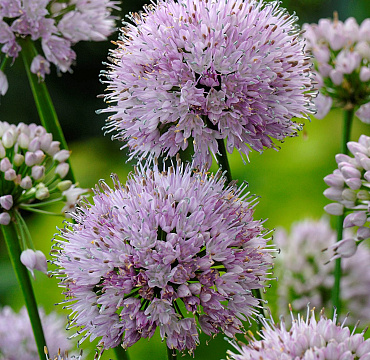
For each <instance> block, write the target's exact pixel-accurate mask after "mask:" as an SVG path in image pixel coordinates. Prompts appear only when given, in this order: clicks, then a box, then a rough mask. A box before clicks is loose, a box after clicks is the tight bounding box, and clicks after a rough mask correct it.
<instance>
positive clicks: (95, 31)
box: [0, 0, 119, 79]
mask: <svg viewBox="0 0 370 360" xmlns="http://www.w3.org/2000/svg"><path fill="white" fill-rule="evenodd" d="M118 3H119V2H118V1H115V0H58V1H56V0H27V1H21V0H12V1H9V0H0V44H2V47H1V51H2V52H3V53H5V54H6V55H7V56H9V57H11V58H16V57H17V56H18V53H19V51H20V50H21V47H20V45H19V44H18V43H17V38H24V37H26V36H29V37H30V38H31V39H32V40H33V41H39V40H40V41H41V45H42V49H43V52H44V55H45V57H46V59H45V58H44V57H43V56H41V55H37V56H35V58H34V60H33V62H32V65H31V71H32V72H33V73H35V74H37V75H38V76H39V77H40V78H41V79H44V78H45V74H49V73H50V69H49V66H50V63H49V62H51V63H53V64H55V65H56V66H57V67H58V70H60V71H62V72H66V71H70V69H71V65H72V62H73V61H74V60H75V58H76V54H75V52H74V51H73V50H72V49H71V47H72V45H74V44H76V43H77V42H79V41H81V40H85V41H86V40H93V41H102V40H106V39H107V36H108V35H110V34H111V33H112V32H113V31H114V26H115V24H114V17H113V16H112V15H111V12H112V9H118Z"/></svg>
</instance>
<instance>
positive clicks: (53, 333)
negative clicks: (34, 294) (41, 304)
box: [0, 306, 72, 360]
mask: <svg viewBox="0 0 370 360" xmlns="http://www.w3.org/2000/svg"><path fill="white" fill-rule="evenodd" d="M40 318H41V322H42V326H43V329H44V334H45V340H46V344H47V346H48V349H49V352H50V355H51V356H52V357H54V356H58V350H59V349H61V351H62V352H64V351H67V350H69V349H70V348H71V347H72V342H71V341H69V340H68V339H67V336H68V335H67V332H66V331H65V324H64V319H63V318H62V317H59V316H58V315H57V314H56V313H51V314H49V315H46V314H45V313H44V311H42V310H41V311H40ZM0 359H1V360H13V359H22V360H39V355H38V352H37V347H36V342H35V338H34V335H33V332H32V327H31V323H30V320H29V317H28V313H27V310H26V308H25V307H23V308H22V309H21V310H20V312H19V313H18V314H16V313H15V312H14V311H13V310H12V309H11V308H10V307H8V306H6V307H4V308H2V309H1V310H0Z"/></svg>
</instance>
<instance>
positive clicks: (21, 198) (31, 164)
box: [0, 122, 87, 225]
mask: <svg viewBox="0 0 370 360" xmlns="http://www.w3.org/2000/svg"><path fill="white" fill-rule="evenodd" d="M59 145H60V144H59V142H58V141H53V137H52V135H51V134H50V133H47V132H46V130H45V128H43V127H42V126H40V125H36V124H30V125H26V124H23V123H20V124H18V125H13V124H8V123H7V122H0V182H1V185H2V186H1V188H0V209H1V210H0V224H2V225H8V224H9V222H10V221H11V220H12V219H13V220H17V221H19V218H17V214H18V210H19V209H22V210H28V211H34V212H45V211H44V210H42V209H41V207H43V206H45V205H47V204H50V203H52V202H56V201H60V200H62V201H65V203H66V205H65V207H64V208H63V211H70V210H73V207H74V204H75V203H76V201H77V199H78V197H79V196H80V195H82V194H83V193H86V192H87V190H85V189H80V188H76V187H75V185H72V182H71V181H69V180H63V178H64V177H65V176H66V175H67V173H68V171H69V165H68V163H67V162H66V161H67V159H68V158H69V156H70V152H69V151H67V150H60V147H59ZM65 214H66V213H65ZM67 215H68V214H67Z"/></svg>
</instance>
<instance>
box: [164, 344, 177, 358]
mask: <svg viewBox="0 0 370 360" xmlns="http://www.w3.org/2000/svg"><path fill="white" fill-rule="evenodd" d="M166 348H167V359H168V360H176V358H177V354H176V349H170V348H169V347H168V346H167V344H166Z"/></svg>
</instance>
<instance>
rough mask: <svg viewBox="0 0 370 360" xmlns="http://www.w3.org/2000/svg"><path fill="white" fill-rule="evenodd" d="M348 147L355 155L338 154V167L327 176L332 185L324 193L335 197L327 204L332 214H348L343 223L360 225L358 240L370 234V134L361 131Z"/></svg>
mask: <svg viewBox="0 0 370 360" xmlns="http://www.w3.org/2000/svg"><path fill="white" fill-rule="evenodd" d="M347 147H348V149H349V151H350V152H351V154H352V155H353V156H354V157H351V156H348V155H344V154H338V155H336V157H335V159H336V161H337V164H338V169H336V170H334V172H333V174H330V175H328V176H326V177H325V178H324V181H325V183H326V184H327V185H329V188H328V189H326V190H325V191H324V195H325V196H326V197H327V198H328V199H330V200H333V201H335V203H331V204H328V205H326V206H325V208H324V209H325V210H326V212H328V213H329V214H331V215H341V214H343V213H345V214H346V217H345V219H344V223H343V226H344V227H345V228H349V227H354V226H357V227H358V230H357V237H356V239H355V240H356V241H363V240H366V239H367V238H370V226H369V217H370V190H369V188H370V137H369V136H366V135H361V136H360V138H359V140H358V142H355V141H350V142H348V143H347Z"/></svg>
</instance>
